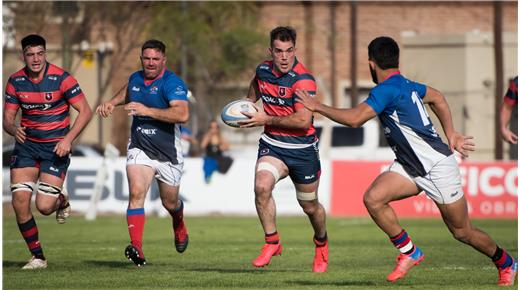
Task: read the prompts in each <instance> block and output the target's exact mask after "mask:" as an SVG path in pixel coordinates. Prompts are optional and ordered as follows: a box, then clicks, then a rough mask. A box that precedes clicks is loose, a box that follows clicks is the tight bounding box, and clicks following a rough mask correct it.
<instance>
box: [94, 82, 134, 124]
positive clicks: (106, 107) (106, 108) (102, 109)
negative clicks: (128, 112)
mask: <svg viewBox="0 0 520 290" xmlns="http://www.w3.org/2000/svg"><path fill="white" fill-rule="evenodd" d="M127 87H128V84H127V85H125V86H124V87H122V88H121V89H120V90H119V91H118V92H117V93H116V94H115V96H114V97H113V98H112V99H110V100H109V101H106V102H104V103H102V104H101V105H99V106H98V107H97V108H96V113H97V114H99V115H101V117H103V118H107V117H108V116H110V115H111V114H112V112H113V111H114V108H115V107H117V106H119V105H122V104H124V103H125V102H126V100H127V98H128V90H125V93H124V94H121V92H122V91H123V90H124V89H125V88H127Z"/></svg>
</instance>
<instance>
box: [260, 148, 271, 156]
mask: <svg viewBox="0 0 520 290" xmlns="http://www.w3.org/2000/svg"><path fill="white" fill-rule="evenodd" d="M268 153H269V149H268V148H265V149H262V150H260V155H267V154H268Z"/></svg>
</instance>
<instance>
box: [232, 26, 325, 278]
mask: <svg viewBox="0 0 520 290" xmlns="http://www.w3.org/2000/svg"><path fill="white" fill-rule="evenodd" d="M269 53H270V55H271V57H272V60H270V61H265V62H263V63H261V64H260V65H259V66H258V67H257V68H256V76H255V78H254V79H253V80H252V81H251V86H250V88H249V93H248V96H247V99H249V100H250V101H252V102H256V101H257V100H258V99H259V98H262V103H263V108H264V110H265V111H264V110H261V109H259V110H258V112H257V113H252V114H248V113H244V114H245V115H247V116H248V117H250V119H249V120H247V121H243V122H240V124H241V127H256V126H265V130H264V133H263V134H262V136H261V138H260V145H259V148H258V160H257V162H256V166H255V205H256V211H257V213H258V217H259V218H260V223H261V224H262V227H263V230H264V233H265V245H264V246H263V247H262V250H261V252H260V255H259V256H258V257H257V258H256V259H255V260H254V261H253V266H255V267H263V266H266V265H268V264H269V262H270V260H271V257H272V256H277V255H281V254H282V243H281V242H280V236H279V234H278V231H277V229H276V206H275V202H274V199H273V195H272V191H273V189H274V186H275V184H276V183H277V182H278V180H280V179H283V178H285V177H287V176H290V177H291V180H292V182H293V184H294V186H295V188H296V198H297V199H298V203H299V204H300V206H301V207H302V209H303V211H304V212H305V214H307V216H308V217H309V220H310V222H311V224H312V227H313V229H314V239H313V240H314V244H315V245H316V248H315V256H314V262H313V267H312V270H313V272H325V271H326V270H327V265H328V261H329V257H328V242H327V230H326V226H325V209H324V208H323V206H322V205H321V204H320V202H319V201H318V184H319V178H320V173H321V165H320V160H319V153H318V138H317V137H316V135H315V132H316V130H315V129H314V126H313V118H312V112H311V111H309V110H307V109H306V108H305V107H303V106H302V105H301V104H298V103H296V102H295V95H294V92H295V90H298V89H299V90H305V91H308V93H309V94H311V95H314V94H315V93H316V83H315V81H314V77H313V76H312V75H311V74H310V73H309V71H308V70H307V69H306V68H305V67H304V66H303V64H301V63H300V62H299V61H298V60H297V59H296V55H295V53H296V31H295V30H294V29H293V28H291V27H277V28H275V29H273V30H272V31H271V45H270V47H269Z"/></svg>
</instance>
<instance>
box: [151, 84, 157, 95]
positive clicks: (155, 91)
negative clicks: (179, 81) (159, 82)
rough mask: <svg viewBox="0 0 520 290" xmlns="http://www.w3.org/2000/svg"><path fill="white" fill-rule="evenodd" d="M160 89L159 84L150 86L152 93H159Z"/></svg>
mask: <svg viewBox="0 0 520 290" xmlns="http://www.w3.org/2000/svg"><path fill="white" fill-rule="evenodd" d="M158 91H159V88H158V87H157V86H153V87H151V88H150V94H151V95H157V92H158Z"/></svg>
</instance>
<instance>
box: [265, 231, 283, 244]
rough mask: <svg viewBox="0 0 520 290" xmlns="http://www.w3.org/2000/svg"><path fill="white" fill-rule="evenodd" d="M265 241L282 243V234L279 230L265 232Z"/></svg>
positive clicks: (267, 242)
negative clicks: (279, 233) (280, 234)
mask: <svg viewBox="0 0 520 290" xmlns="http://www.w3.org/2000/svg"><path fill="white" fill-rule="evenodd" d="M265 243H266V244H278V243H280V236H279V235H278V232H277V231H276V232H274V233H271V234H265Z"/></svg>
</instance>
